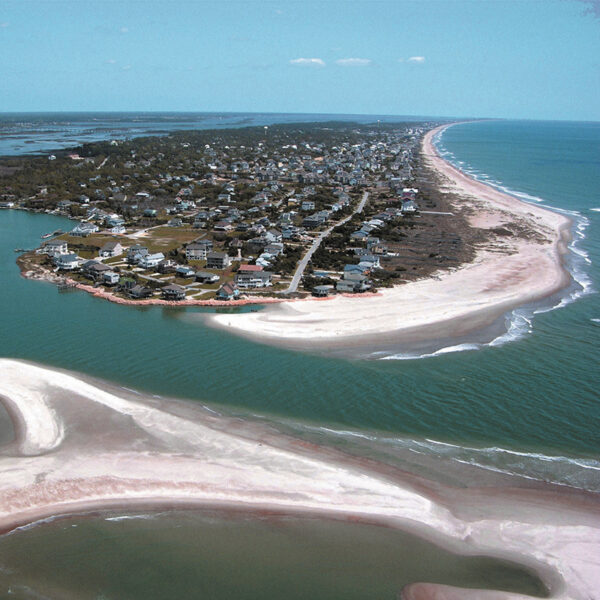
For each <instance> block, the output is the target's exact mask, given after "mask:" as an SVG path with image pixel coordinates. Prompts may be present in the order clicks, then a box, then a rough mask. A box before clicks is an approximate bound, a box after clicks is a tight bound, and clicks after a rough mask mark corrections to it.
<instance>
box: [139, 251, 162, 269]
mask: <svg viewBox="0 0 600 600" xmlns="http://www.w3.org/2000/svg"><path fill="white" fill-rule="evenodd" d="M164 258H165V255H164V254H163V253H162V252H157V253H156V254H146V255H145V256H143V257H142V258H141V259H140V261H139V262H138V265H139V266H140V267H142V269H153V268H154V267H157V266H158V263H160V261H161V260H164Z"/></svg>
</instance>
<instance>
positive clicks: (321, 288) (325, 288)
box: [312, 285, 333, 298]
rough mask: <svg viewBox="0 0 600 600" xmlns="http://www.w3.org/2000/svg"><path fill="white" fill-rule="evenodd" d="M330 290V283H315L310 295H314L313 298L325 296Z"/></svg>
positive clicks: (331, 289) (331, 288) (331, 287)
mask: <svg viewBox="0 0 600 600" xmlns="http://www.w3.org/2000/svg"><path fill="white" fill-rule="evenodd" d="M332 291H333V286H332V285H315V287H314V288H313V289H312V295H313V296H315V298H326V297H327V296H329V294H330V292H332Z"/></svg>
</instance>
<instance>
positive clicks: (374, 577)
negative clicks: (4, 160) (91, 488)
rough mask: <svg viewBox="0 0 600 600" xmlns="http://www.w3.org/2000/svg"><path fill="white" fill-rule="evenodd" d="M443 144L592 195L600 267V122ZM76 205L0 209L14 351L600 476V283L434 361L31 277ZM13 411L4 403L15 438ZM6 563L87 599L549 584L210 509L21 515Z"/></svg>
mask: <svg viewBox="0 0 600 600" xmlns="http://www.w3.org/2000/svg"><path fill="white" fill-rule="evenodd" d="M532 127H533V129H532ZM561 140H562V141H563V142H562V143H563V146H562V149H561ZM444 145H445V148H446V150H449V151H453V152H454V157H453V158H454V159H455V160H458V158H459V157H460V159H461V160H463V163H464V164H463V165H461V166H462V167H463V168H468V169H471V170H472V171H474V172H475V171H477V173H476V174H478V175H479V176H482V173H486V174H487V175H488V176H489V178H491V179H493V178H495V179H497V180H499V181H501V182H502V183H504V184H507V185H508V186H510V187H513V188H515V189H519V190H522V191H525V192H527V193H528V194H529V195H531V196H542V197H544V198H545V199H546V200H547V201H548V202H549V203H550V204H554V205H556V206H562V207H563V208H566V209H568V210H575V211H578V212H579V213H580V215H581V217H576V218H577V223H578V224H579V225H584V224H585V222H584V220H583V218H585V219H587V222H588V225H589V227H588V228H587V230H585V233H586V234H587V237H586V238H585V239H583V238H582V239H580V240H579V241H580V246H579V248H580V249H583V250H585V252H587V254H588V257H587V258H588V260H589V261H591V262H590V263H589V264H588V263H586V262H585V261H584V260H583V257H580V258H581V260H580V261H579V262H578V263H577V264H576V265H575V266H576V267H577V268H578V269H580V272H579V275H584V276H585V277H587V278H588V279H587V284H588V285H591V286H597V285H598V282H599V280H600V274H599V273H598V270H597V267H596V265H597V264H600V262H599V261H600V236H599V235H598V226H599V225H600V212H596V211H592V210H591V209H592V208H600V191H599V188H600V185H598V173H600V171H595V173H594V165H593V164H590V162H589V161H588V160H587V158H586V157H587V156H589V153H590V148H592V149H593V148H594V147H597V145H598V130H597V128H596V129H594V127H593V126H591V129H590V128H586V126H583V125H576V124H574V125H572V128H571V129H568V128H567V129H566V130H565V129H564V128H561V127H558V129H557V127H556V126H554V125H552V124H546V125H543V124H542V125H539V124H527V123H525V124H522V123H521V124H519V123H517V124H512V125H511V124H506V123H504V124H503V123H497V124H484V123H480V124H475V125H465V126H459V127H454V128H451V129H450V130H448V132H447V134H446V136H445V137H444ZM450 158H452V156H450ZM478 161H480V162H479V163H478ZM494 169H497V170H496V171H495V170H494ZM71 224H72V223H71V222H65V221H64V220H61V219H58V218H56V217H51V216H48V215H33V214H28V213H23V212H17V211H6V210H3V211H0V283H1V285H0V356H7V357H17V358H24V359H28V360H33V361H36V362H40V363H44V364H47V365H53V366H57V367H62V368H65V369H70V370H76V371H80V372H82V373H86V374H90V375H94V376H97V377H100V378H104V379H107V380H110V381H112V382H117V383H118V384H120V385H122V386H126V387H129V388H134V389H140V390H145V391H148V392H149V393H151V394H159V395H167V396H178V397H183V398H189V399H192V400H193V401H199V402H206V403H209V404H211V405H212V406H213V407H217V408H218V407H223V408H224V409H226V410H235V411H238V412H240V413H241V414H248V413H250V414H252V413H257V414H260V415H267V416H269V417H270V418H271V419H273V420H275V421H281V420H285V421H286V423H287V424H288V425H289V424H290V423H291V424H292V425H293V428H294V429H295V430H297V431H299V432H302V431H305V432H312V433H314V434H315V435H318V436H319V441H325V442H326V441H327V439H328V436H329V438H330V439H335V440H336V443H339V444H340V445H341V446H342V447H344V448H348V449H352V448H356V445H357V443H358V442H357V441H356V440H358V439H360V440H365V444H367V445H369V444H370V445H373V447H375V448H376V449H377V451H378V452H379V451H381V450H382V449H385V451H386V452H389V453H393V452H394V450H395V449H396V448H401V449H403V450H404V451H406V449H409V450H410V451H412V452H420V453H423V454H427V455H433V456H436V457H438V456H439V457H443V458H444V460H450V461H454V464H456V465H457V466H458V467H460V466H462V463H465V462H466V463H474V464H479V465H483V466H485V467H487V468H491V469H500V470H502V471H505V472H508V473H515V474H520V475H525V476H527V477H533V478H535V479H541V480H546V481H556V482H559V483H566V484H569V485H574V486H577V487H583V488H587V489H591V490H600V477H599V474H600V464H599V462H598V460H597V457H598V454H599V451H600V434H599V432H600V426H599V425H600V402H598V391H597V390H598V388H599V384H600V380H599V379H600V378H599V377H598V363H599V358H600V350H599V348H600V346H599V344H598V334H599V333H600V328H599V323H598V322H596V321H593V319H600V306H599V304H598V296H597V295H593V294H590V295H586V296H583V297H582V298H580V299H579V300H577V301H576V302H574V303H572V304H569V305H568V306H566V307H565V308H562V309H560V310H555V311H552V312H548V313H545V314H538V315H536V316H535V318H534V320H533V331H532V332H531V333H529V334H528V335H525V336H524V337H521V338H520V339H518V340H517V341H514V342H512V343H508V344H505V345H502V346H497V347H485V348H482V349H480V350H476V351H465V352H457V353H448V354H442V355H439V356H436V357H433V358H428V359H423V360H386V361H382V360H370V361H365V360H344V359H334V358H324V357H318V356H313V355H310V354H300V353H295V352H290V351H285V350H280V349H276V348H271V347H268V346H263V345H259V344H255V343H252V342H249V341H247V340H242V339H238V338H235V337H231V336H229V335H227V334H225V333H223V332H220V331H215V330H212V329H208V328H205V327H204V326H203V325H202V324H201V323H200V322H198V320H197V319H195V318H194V316H195V315H196V313H199V312H202V311H201V310H200V309H187V310H186V309H167V308H161V307H148V308H134V307H125V306H118V305H114V304H110V303H107V302H105V301H102V300H97V299H94V298H92V297H90V296H89V295H87V294H84V293H80V292H72V293H64V294H60V293H58V292H57V290H56V288H55V287H54V286H52V285H49V284H45V283H40V282H34V281H27V280H25V279H23V278H21V277H20V276H19V272H18V269H17V267H16V265H15V263H14V260H15V253H14V252H13V249H14V248H15V247H35V246H37V245H39V243H40V235H41V234H42V233H46V232H48V231H52V230H54V229H56V228H58V227H62V228H65V225H67V226H70V225H71ZM526 316H527V315H526ZM521 324H522V323H521ZM10 429H11V428H10V427H8V426H7V417H6V415H5V414H4V413H0V443H3V442H6V441H8V440H9V439H10V436H11V431H10ZM332 430H333V431H332ZM307 434H308V433H307ZM357 435H358V436H361V437H359V438H357V437H356V436H357ZM332 436H334V437H332ZM370 449H371V446H369V450H370ZM73 525H76V527H73ZM7 569H8V570H7ZM11 569H12V570H11ZM2 577H4V578H5V583H6V585H8V582H9V581H10V582H12V583H11V585H12V586H13V588H12V589H13V595H12V596H11V597H15V598H40V597H41V598H47V597H50V598H77V599H78V600H79V599H80V598H95V599H100V598H107V599H108V598H110V599H113V598H136V599H137V598H139V599H141V598H144V599H145V598H170V597H180V598H185V597H190V598H192V597H193V598H196V597H202V596H204V597H209V598H217V599H218V598H234V597H243V598H273V599H274V598H281V597H286V598H295V597H298V598H300V597H301V598H307V597H315V598H332V599H333V598H344V599H345V600H346V599H347V598H364V599H366V598H368V599H369V600H370V599H371V598H379V597H381V598H393V597H395V594H396V593H397V591H398V590H399V588H400V587H401V586H402V585H404V583H406V582H409V581H414V580H423V579H426V580H428V581H440V582H444V583H454V584H455V585H486V586H489V587H500V588H502V589H509V588H508V587H506V586H507V585H512V586H514V587H513V588H510V589H519V590H521V591H527V590H529V593H533V592H535V591H536V590H538V591H539V589H538V588H537V587H536V585H537V584H536V583H535V581H533V580H532V579H531V578H530V577H529V576H527V575H524V574H523V573H522V572H520V571H519V572H517V571H514V570H510V569H509V570H506V566H502V565H498V564H497V563H492V562H490V561H486V560H484V561H483V562H482V561H478V560H476V559H469V560H467V559H457V558H456V557H453V556H452V555H450V554H448V553H445V552H442V551H440V550H439V549H436V548H435V547H433V546H431V545H428V544H425V543H423V542H419V541H416V540H414V539H412V538H410V537H406V536H403V535H402V534H398V533H392V532H389V531H385V530H381V529H376V528H366V529H365V528H364V527H362V526H355V525H352V526H349V525H343V524H339V523H338V524H331V523H329V524H323V523H319V524H318V525H315V524H312V525H311V526H307V525H306V523H303V522H295V521H293V520H291V521H285V522H283V523H281V522H276V523H274V522H270V521H258V522H255V521H242V522H238V521H219V520H218V519H217V520H216V521H215V522H214V523H213V522H211V521H210V520H208V521H207V520H206V518H205V517H200V516H198V515H196V516H192V515H190V514H186V515H182V514H179V513H178V514H177V515H163V516H161V517H160V518H156V519H152V520H134V521H131V520H129V521H105V520H103V519H102V518H98V519H96V520H93V519H85V520H82V519H78V520H76V521H57V522H54V523H51V524H48V525H45V526H41V527H36V528H34V529H31V530H29V531H26V532H19V533H18V534H16V535H13V536H10V537H8V538H3V539H2V540H1V543H0V581H1V579H2ZM15 586H17V587H15ZM18 586H25V587H20V588H19V587H18ZM518 586H523V587H518ZM527 586H530V587H527ZM27 588H29V591H28V589H27ZM6 590H7V588H5V589H4V590H2V592H3V593H6ZM32 590H33V591H32ZM153 594H154V595H153Z"/></svg>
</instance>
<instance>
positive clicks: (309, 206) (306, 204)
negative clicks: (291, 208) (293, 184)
mask: <svg viewBox="0 0 600 600" xmlns="http://www.w3.org/2000/svg"><path fill="white" fill-rule="evenodd" d="M300 208H301V210H303V211H309V210H315V203H314V202H313V201H312V200H304V201H303V202H302V204H301V205H300Z"/></svg>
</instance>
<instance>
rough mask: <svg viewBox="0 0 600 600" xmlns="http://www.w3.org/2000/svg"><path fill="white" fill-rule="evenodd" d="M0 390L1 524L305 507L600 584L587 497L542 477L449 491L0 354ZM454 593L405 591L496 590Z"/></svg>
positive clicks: (557, 578)
mask: <svg viewBox="0 0 600 600" xmlns="http://www.w3.org/2000/svg"><path fill="white" fill-rule="evenodd" d="M0 397H1V398H2V401H3V403H4V405H5V406H6V408H7V409H8V410H9V412H10V414H11V415H12V417H13V420H14V423H15V429H16V432H17V437H16V440H15V442H13V443H12V444H9V445H6V446H4V447H2V448H1V449H0V473H1V474H2V476H1V477H0V530H2V531H9V530H12V529H14V528H15V527H18V526H19V525H23V524H26V523H31V522H34V521H37V520H40V519H44V518H46V517H49V516H54V515H60V514H66V513H77V512H89V511H93V510H99V509H102V508H107V507H124V508H131V507H135V506H138V505H141V506H145V507H148V506H157V507H159V506H190V507H191V506H194V507H203V506H213V507H219V508H221V509H226V508H230V509H235V510H247V511H260V512H261V514H268V513H269V512H272V513H274V514H281V513H285V514H303V513H304V514H318V515H321V516H328V517H333V518H337V519H349V520H358V521H364V522H366V523H375V524H380V525H385V526H388V527H394V528H398V529H403V530H407V531H410V532H411V533H414V534H416V535H419V536H420V537H423V538H426V539H429V540H431V541H434V542H435V543H436V544H438V545H441V546H443V547H446V548H447V549H449V550H451V551H452V552H457V553H461V554H465V555H487V556H492V557H497V558H505V559H508V560H511V561H513V562H516V563H518V564H521V565H525V566H527V567H529V568H531V569H534V570H535V571H536V572H537V573H538V574H539V575H540V576H541V577H542V579H543V580H544V581H545V582H546V585H547V586H548V587H549V589H550V590H551V597H553V598H565V599H566V598H574V599H577V600H583V599H584V598H594V597H597V596H596V594H597V590H598V589H600V506H599V504H598V502H597V496H596V495H594V494H588V493H585V492H581V491H577V490H570V489H569V488H564V489H563V488H561V489H557V488H556V487H553V486H548V487H547V488H544V489H536V490H524V489H515V488H507V487H490V486H487V487H485V488H469V489H464V488H463V489H461V488H458V487H457V488H454V487H451V486H448V485H442V484H440V483H438V482H435V481H432V480H426V479H423V478H420V477H416V476H414V475H409V474H408V473H405V472H403V471H401V470H399V469H396V468H392V467H390V466H387V465H384V464H381V463H377V462H375V461H373V460H362V459H360V458H357V457H351V456H349V455H346V454H342V453H341V452H339V451H335V450H331V449H328V448H326V447H323V446H318V445H315V444H311V443H308V442H306V441H302V440H299V439H295V438H292V437H289V436H284V435H281V434H277V433H276V432H274V431H273V430H272V429H269V428H265V427H261V426H260V425H258V424H255V423H249V422H247V421H242V420H240V419H233V418H228V417H222V416H218V415H212V414H210V413H209V412H208V411H204V410H202V409H200V408H198V407H197V406H194V405H191V404H185V403H171V402H168V403H167V402H164V401H159V400H156V399H151V398H146V397H144V396H141V395H136V394H133V393H130V392H127V391H125V390H118V389H116V388H114V387H104V386H100V385H97V384H92V383H89V382H87V381H86V380H84V379H81V378H80V377H78V376H75V375H73V374H69V373H67V372H63V371H56V370H52V369H47V368H43V367H39V366H36V365H32V364H28V363H24V362H20V361H14V360H9V359H0ZM423 583H426V582H423ZM407 594H412V596H411V595H407ZM452 594H454V596H453V595H452ZM457 594H458V595H457ZM461 594H462V595H461ZM465 594H467V592H464V593H463V591H460V592H455V591H451V590H450V591H449V590H445V589H444V588H443V586H437V585H436V586H434V585H429V586H428V587H427V586H425V587H423V586H422V587H418V586H416V587H415V586H413V587H411V588H409V589H407V590H406V591H405V597H406V598H412V599H420V598H454V597H459V596H460V597H462V598H467V597H468V598H494V597H499V596H490V595H489V593H488V592H481V593H479V592H477V591H473V590H471V591H470V592H468V595H465ZM501 597H504V598H505V597H509V596H507V595H506V594H503V595H502V596H501ZM513 597H515V598H516V597H518V596H513Z"/></svg>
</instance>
